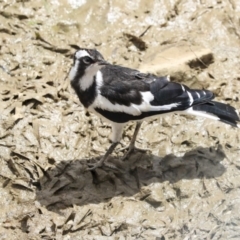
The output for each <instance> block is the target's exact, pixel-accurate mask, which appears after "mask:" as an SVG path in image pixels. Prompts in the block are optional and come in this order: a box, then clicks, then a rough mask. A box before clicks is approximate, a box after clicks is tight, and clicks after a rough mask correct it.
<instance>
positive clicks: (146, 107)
mask: <svg viewBox="0 0 240 240" xmlns="http://www.w3.org/2000/svg"><path fill="white" fill-rule="evenodd" d="M69 78H70V80H71V86H72V87H73V89H74V90H75V92H76V94H77V96H78V98H79V100H80V102H81V103H82V104H83V106H84V107H85V108H86V109H88V110H89V111H90V112H93V113H95V114H97V115H99V116H100V117H102V118H103V119H105V120H108V121H110V123H111V125H112V144H111V146H110V147H109V149H108V150H107V152H106V153H105V155H104V156H103V157H102V159H101V160H100V161H99V162H98V163H96V164H95V165H93V166H91V167H89V168H88V169H89V170H93V169H95V168H97V167H100V166H102V165H103V163H104V161H105V160H106V159H107V158H108V156H109V155H110V154H111V153H112V152H113V150H114V149H115V147H116V146H117V144H118V143H119V141H120V139H121V136H122V131H123V128H124V126H125V125H126V123H127V122H129V121H136V122H137V123H136V128H135V131H134V135H133V138H132V140H131V143H130V145H129V148H128V152H127V154H126V155H125V156H127V155H128V154H129V153H131V151H132V150H133V149H134V147H135V140H136V137H137V134H138V131H139V129H140V126H141V123H142V121H143V120H145V119H148V118H149V117H157V116H158V115H163V114H167V113H176V112H178V113H182V114H192V115H196V116H202V117H206V118H210V119H214V120H219V121H221V122H224V123H227V124H230V125H232V126H234V127H238V125H237V124H238V122H239V121H240V119H239V116H238V113H237V111H236V109H235V108H234V107H232V106H230V105H227V104H224V103H220V102H216V101H212V99H213V98H214V95H213V93H212V92H210V91H208V90H197V89H190V88H188V87H187V86H185V85H183V84H179V83H175V82H171V81H170V80H169V77H159V76H156V75H153V74H145V73H141V72H139V71H138V70H135V69H131V68H127V67H122V66H118V65H112V64H110V63H108V62H106V61H105V60H104V58H103V56H102V55H101V54H100V53H99V52H98V51H97V50H95V49H84V48H80V49H79V50H77V51H76V53H75V54H74V59H73V66H72V68H71V70H70V73H69Z"/></svg>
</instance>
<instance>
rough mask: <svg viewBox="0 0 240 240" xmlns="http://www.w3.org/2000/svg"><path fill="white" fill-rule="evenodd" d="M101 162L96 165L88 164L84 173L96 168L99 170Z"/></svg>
mask: <svg viewBox="0 0 240 240" xmlns="http://www.w3.org/2000/svg"><path fill="white" fill-rule="evenodd" d="M103 164H104V163H103V162H101V161H99V162H96V163H90V164H88V168H87V169H86V171H93V170H95V169H97V168H101V167H102V166H103Z"/></svg>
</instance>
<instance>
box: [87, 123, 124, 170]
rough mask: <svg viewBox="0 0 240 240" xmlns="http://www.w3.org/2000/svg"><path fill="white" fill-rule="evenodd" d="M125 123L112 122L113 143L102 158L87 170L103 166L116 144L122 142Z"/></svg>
mask: <svg viewBox="0 0 240 240" xmlns="http://www.w3.org/2000/svg"><path fill="white" fill-rule="evenodd" d="M124 125H125V124H121V123H113V122H112V144H111V146H110V147H109V148H108V150H107V152H106V153H105V155H104V156H103V157H102V158H101V160H100V161H99V162H97V163H95V164H92V165H91V166H90V167H89V168H87V170H89V171H91V170H94V169H96V168H99V167H102V166H103V164H104V161H105V160H107V158H108V157H109V155H110V154H111V153H112V152H113V150H114V149H115V148H116V146H117V145H118V143H119V142H120V139H121V137H122V131H123V128H124Z"/></svg>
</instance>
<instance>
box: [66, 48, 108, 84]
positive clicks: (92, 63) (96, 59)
mask: <svg viewBox="0 0 240 240" xmlns="http://www.w3.org/2000/svg"><path fill="white" fill-rule="evenodd" d="M108 64H109V63H108V62H106V61H105V60H104V58H103V56H102V55H101V53H99V52H98V51H97V50H95V49H85V48H80V49H79V50H77V51H76V52H75V54H74V56H73V65H72V68H71V70H70V73H69V78H70V80H71V81H74V79H81V77H83V76H84V75H91V76H94V75H95V74H96V73H97V72H98V71H99V70H100V69H101V68H102V67H103V66H105V65H108Z"/></svg>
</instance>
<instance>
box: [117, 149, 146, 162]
mask: <svg viewBox="0 0 240 240" xmlns="http://www.w3.org/2000/svg"><path fill="white" fill-rule="evenodd" d="M125 149H127V152H126V153H125V154H124V156H123V157H122V158H121V160H122V161H125V160H127V159H128V157H129V156H130V155H131V154H132V153H134V152H141V153H146V152H147V151H149V149H141V148H137V147H135V146H131V145H130V146H128V147H125V148H122V149H121V151H123V150H125Z"/></svg>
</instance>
